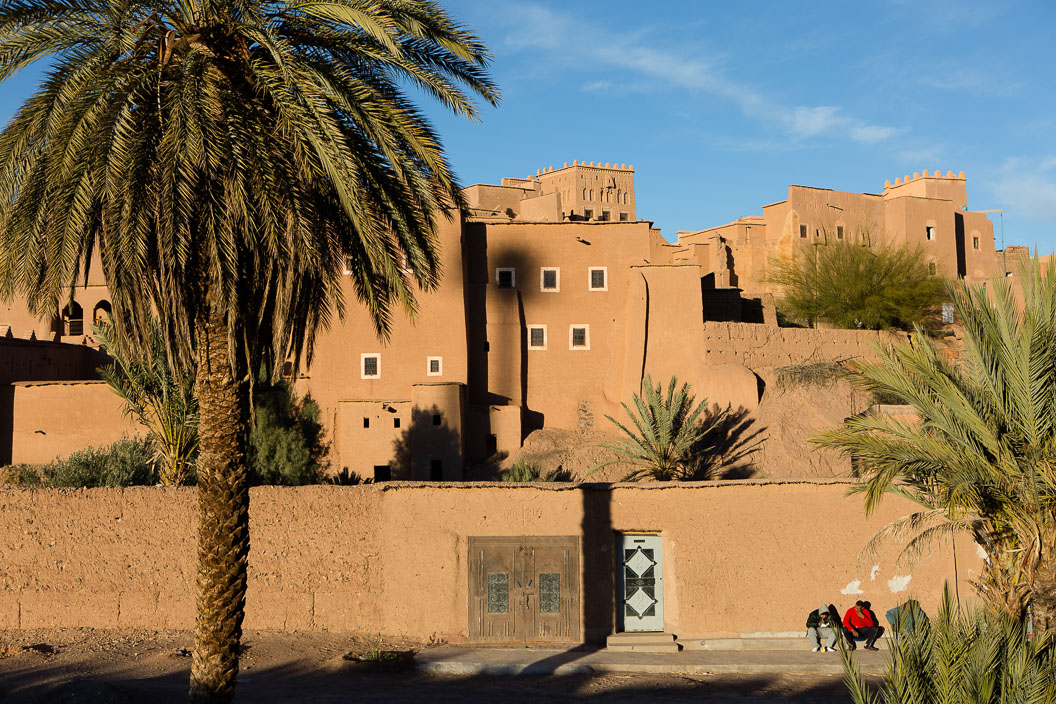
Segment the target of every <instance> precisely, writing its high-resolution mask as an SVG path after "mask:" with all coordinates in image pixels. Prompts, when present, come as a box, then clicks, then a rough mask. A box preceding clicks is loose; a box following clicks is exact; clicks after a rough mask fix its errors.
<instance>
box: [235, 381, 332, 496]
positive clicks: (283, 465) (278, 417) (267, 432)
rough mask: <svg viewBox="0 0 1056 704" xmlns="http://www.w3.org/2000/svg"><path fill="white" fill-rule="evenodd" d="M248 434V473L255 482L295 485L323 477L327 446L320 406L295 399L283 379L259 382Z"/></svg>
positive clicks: (315, 482)
mask: <svg viewBox="0 0 1056 704" xmlns="http://www.w3.org/2000/svg"><path fill="white" fill-rule="evenodd" d="M254 402H255V405H254V423H253V428H252V430H251V431H250V433H249V458H248V459H249V462H248V464H249V472H250V481H251V482H253V483H254V484H283V485H287V486H297V485H301V484H318V483H319V482H321V481H323V480H324V478H325V474H326V470H327V467H328V463H327V462H326V454H327V452H328V451H329V447H328V446H327V444H326V443H325V442H324V440H323V437H324V433H323V426H322V424H321V423H320V422H319V415H320V413H319V405H318V404H317V403H316V402H315V401H313V400H311V398H306V399H304V400H303V401H298V400H297V396H296V394H295V393H294V392H293V390H292V389H291V388H290V386H289V384H287V383H286V382H280V383H278V384H274V385H265V384H259V385H258V386H257V388H256V393H255V394H254Z"/></svg>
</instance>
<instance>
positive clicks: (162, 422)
mask: <svg viewBox="0 0 1056 704" xmlns="http://www.w3.org/2000/svg"><path fill="white" fill-rule="evenodd" d="M93 331H94V332H95V336H96V338H97V339H98V340H99V342H100V343H101V344H102V346H103V348H104V349H106V351H107V352H108V353H109V354H110V356H111V357H112V358H113V360H114V361H113V362H112V363H110V364H108V365H106V366H104V367H100V368H99V375H100V376H101V377H103V380H104V381H106V383H107V384H109V385H110V388H112V389H113V390H114V393H116V394H117V395H118V396H120V397H121V400H122V401H124V402H125V413H126V414H128V415H132V416H134V417H135V418H136V420H137V421H138V422H139V424H140V425H142V426H143V427H144V428H146V429H147V433H148V434H149V435H150V438H151V440H153V447H154V452H155V458H156V460H157V463H158V477H159V479H160V480H161V483H162V484H165V485H166V486H180V485H182V484H187V483H188V482H189V481H190V479H191V477H192V475H193V474H194V458H195V455H196V453H197V451H198V401H197V400H196V399H195V397H194V372H193V371H188V370H181V371H180V372H179V373H174V372H173V371H172V367H171V366H170V365H169V359H168V354H167V352H166V350H165V341H164V339H163V337H162V333H161V326H160V325H159V324H158V323H157V321H155V322H154V323H152V325H151V327H150V331H149V340H148V345H149V347H148V348H147V350H145V351H146V354H145V355H144V356H142V357H132V356H131V355H129V354H127V353H126V352H125V351H124V350H122V349H121V347H119V346H118V345H116V344H114V341H113V328H112V326H111V325H110V324H109V323H100V324H98V325H96V326H94V328H93Z"/></svg>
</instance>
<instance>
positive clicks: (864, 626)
mask: <svg viewBox="0 0 1056 704" xmlns="http://www.w3.org/2000/svg"><path fill="white" fill-rule="evenodd" d="M870 613H871V611H869V610H867V609H866V606H865V602H864V601H856V602H854V606H852V607H851V608H849V609H847V613H846V614H844V616H843V634H844V636H845V637H846V638H847V647H849V648H850V649H851V650H854V649H855V647H856V646H855V640H856V639H861V640H864V641H865V649H866V650H880V648H877V647H876V645H875V643H876V641H877V639H878V638H880V636H882V635H883V634H884V627H883V626H881V625H879V624H877V623H876V621H875V619H874V618H873V617H872V616H871V615H870Z"/></svg>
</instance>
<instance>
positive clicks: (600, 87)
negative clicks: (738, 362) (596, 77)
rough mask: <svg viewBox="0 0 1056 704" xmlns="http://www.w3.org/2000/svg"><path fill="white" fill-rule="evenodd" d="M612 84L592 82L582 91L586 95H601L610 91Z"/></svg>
mask: <svg viewBox="0 0 1056 704" xmlns="http://www.w3.org/2000/svg"><path fill="white" fill-rule="evenodd" d="M613 88H614V84H613V83H612V81H594V82H592V83H588V84H586V85H585V86H583V90H585V91H586V92H587V93H601V92H603V91H607V90H612V89H613Z"/></svg>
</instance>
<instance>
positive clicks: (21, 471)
mask: <svg viewBox="0 0 1056 704" xmlns="http://www.w3.org/2000/svg"><path fill="white" fill-rule="evenodd" d="M41 481H42V479H41V476H40V469H39V468H38V467H35V466H34V465H31V464H10V465H7V466H6V467H0V486H5V485H6V486H21V487H25V488H27V489H33V488H36V487H39V486H40V485H41Z"/></svg>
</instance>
